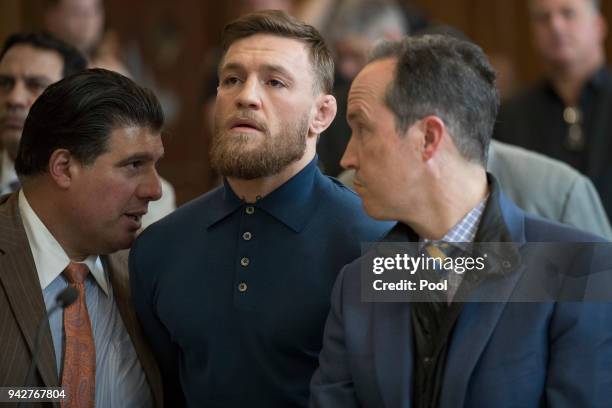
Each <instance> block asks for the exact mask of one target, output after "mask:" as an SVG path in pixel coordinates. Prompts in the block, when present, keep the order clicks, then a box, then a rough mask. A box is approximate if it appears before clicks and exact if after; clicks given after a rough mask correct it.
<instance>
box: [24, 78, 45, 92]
mask: <svg viewBox="0 0 612 408" xmlns="http://www.w3.org/2000/svg"><path fill="white" fill-rule="evenodd" d="M26 86H27V87H28V89H29V90H31V91H33V92H39V93H40V92H42V91H44V90H45V88H46V87H47V86H48V84H46V83H43V82H41V81H27V82H26Z"/></svg>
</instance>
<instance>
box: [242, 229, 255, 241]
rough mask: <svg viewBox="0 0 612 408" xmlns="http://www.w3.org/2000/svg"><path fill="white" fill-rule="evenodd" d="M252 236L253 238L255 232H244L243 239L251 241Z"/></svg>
mask: <svg viewBox="0 0 612 408" xmlns="http://www.w3.org/2000/svg"><path fill="white" fill-rule="evenodd" d="M251 238H253V234H251V233H250V232H249V231H247V232H245V233H244V234H242V239H244V240H245V241H250V240H251Z"/></svg>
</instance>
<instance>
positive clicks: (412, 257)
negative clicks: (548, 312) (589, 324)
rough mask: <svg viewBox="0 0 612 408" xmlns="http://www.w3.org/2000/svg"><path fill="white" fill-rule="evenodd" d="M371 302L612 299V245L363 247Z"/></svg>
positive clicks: (365, 294) (366, 295) (364, 285)
mask: <svg viewBox="0 0 612 408" xmlns="http://www.w3.org/2000/svg"><path fill="white" fill-rule="evenodd" d="M362 252H363V255H362V257H361V259H360V261H359V262H360V268H361V296H362V300H363V301H366V302H427V301H446V302H450V301H457V302H548V301H578V302H580V301H586V302H610V301H612V244H609V243H584V242H581V243H524V244H515V243H497V242H493V243H491V242H487V243H450V244H441V245H434V249H433V250H432V249H431V247H428V246H427V245H426V244H424V243H414V242H392V243H389V242H383V243H372V244H367V245H364V246H363V248H362Z"/></svg>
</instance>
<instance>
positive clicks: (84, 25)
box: [45, 0, 104, 55]
mask: <svg viewBox="0 0 612 408" xmlns="http://www.w3.org/2000/svg"><path fill="white" fill-rule="evenodd" d="M45 17H46V19H45V23H46V26H47V29H48V30H49V31H50V32H51V34H54V35H55V36H57V37H59V38H60V39H62V40H64V41H65V42H67V43H68V44H71V45H73V46H75V47H76V48H78V49H79V50H80V51H81V52H83V53H84V54H85V55H89V54H91V52H92V51H93V49H94V48H95V47H96V46H97V45H98V43H99V42H100V39H101V38H102V32H103V30H104V6H103V4H102V1H101V0H58V1H57V4H55V5H52V6H51V7H50V8H49V9H48V10H47V14H46V16H45Z"/></svg>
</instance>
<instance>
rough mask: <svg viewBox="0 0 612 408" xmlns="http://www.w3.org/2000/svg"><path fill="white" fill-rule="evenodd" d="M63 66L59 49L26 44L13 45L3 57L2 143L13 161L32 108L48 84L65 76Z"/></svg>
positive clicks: (0, 97)
mask: <svg viewBox="0 0 612 408" xmlns="http://www.w3.org/2000/svg"><path fill="white" fill-rule="evenodd" d="M63 69H64V62H63V60H62V57H61V55H60V54H59V53H58V52H56V51H52V50H45V49H41V48H34V47H32V46H30V45H25V44H23V45H15V46H13V47H11V48H10V49H9V50H8V51H7V52H6V54H5V55H4V57H3V58H2V60H0V142H2V145H3V146H4V148H5V149H6V150H7V152H8V154H9V156H10V157H11V159H12V160H15V157H16V156H17V150H18V147H19V140H20V139H21V133H22V131H23V124H24V122H25V119H26V116H27V115H28V112H29V111H30V107H31V106H32V104H33V103H34V101H36V99H37V98H38V97H39V96H40V94H41V93H42V92H43V91H44V90H45V88H46V87H47V86H49V85H51V84H52V83H54V82H57V81H59V80H60V79H62V71H63Z"/></svg>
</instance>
